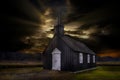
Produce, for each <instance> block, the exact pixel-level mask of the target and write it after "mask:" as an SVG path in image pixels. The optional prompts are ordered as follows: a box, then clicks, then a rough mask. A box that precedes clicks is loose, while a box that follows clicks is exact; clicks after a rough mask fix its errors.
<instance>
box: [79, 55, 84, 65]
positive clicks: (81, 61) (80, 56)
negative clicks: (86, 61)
mask: <svg viewBox="0 0 120 80" xmlns="http://www.w3.org/2000/svg"><path fill="white" fill-rule="evenodd" d="M79 63H83V53H79Z"/></svg>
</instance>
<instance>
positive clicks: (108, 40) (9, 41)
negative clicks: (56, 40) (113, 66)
mask: <svg viewBox="0 0 120 80" xmlns="http://www.w3.org/2000/svg"><path fill="white" fill-rule="evenodd" d="M119 10H120V9H119V3H118V2H117V1H116V0H111V1H106V0H19V1H18V0H1V1H0V36H1V38H0V51H20V50H23V49H29V48H30V49H31V48H32V49H33V48H34V49H35V48H36V49H37V50H38V48H41V47H45V46H46V45H47V43H46V42H45V40H47V41H49V38H50V36H51V35H52V34H53V32H52V30H53V27H51V26H52V25H54V24H53V23H54V21H55V17H56V13H57V12H58V11H61V12H62V13H63V22H64V24H65V28H66V29H65V33H66V34H68V35H71V36H73V37H76V38H79V39H81V40H82V41H83V42H84V43H86V45H88V46H89V47H91V48H92V49H93V50H94V51H95V52H100V51H102V50H117V51H118V50H119V49H120V38H119V37H120V26H119ZM29 40H30V41H33V42H31V43H32V45H31V43H29ZM43 49H44V48H43ZM43 49H42V50H43Z"/></svg>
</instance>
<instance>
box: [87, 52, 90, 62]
mask: <svg viewBox="0 0 120 80" xmlns="http://www.w3.org/2000/svg"><path fill="white" fill-rule="evenodd" d="M87 63H90V54H88V55H87Z"/></svg>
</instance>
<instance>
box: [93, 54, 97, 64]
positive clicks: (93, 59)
mask: <svg viewBox="0 0 120 80" xmlns="http://www.w3.org/2000/svg"><path fill="white" fill-rule="evenodd" d="M95 62H96V61H95V55H93V63H95Z"/></svg>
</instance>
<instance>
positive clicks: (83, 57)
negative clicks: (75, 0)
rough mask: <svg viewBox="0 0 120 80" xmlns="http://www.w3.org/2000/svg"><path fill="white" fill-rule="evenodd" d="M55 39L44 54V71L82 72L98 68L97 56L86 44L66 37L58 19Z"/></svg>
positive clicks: (55, 27) (59, 18)
mask: <svg viewBox="0 0 120 80" xmlns="http://www.w3.org/2000/svg"><path fill="white" fill-rule="evenodd" d="M54 32H55V34H54V37H53V39H52V40H51V42H50V43H49V45H48V47H47V48H46V49H45V51H44V52H43V66H44V69H49V70H58V71H80V70H84V69H89V68H93V67H95V66H96V59H95V57H96V55H95V53H94V52H93V51H92V50H91V49H89V48H88V47H87V46H86V45H85V44H83V43H82V42H80V41H77V40H75V39H73V38H71V37H70V36H67V35H64V25H63V24H62V21H61V17H58V22H57V25H55V26H54Z"/></svg>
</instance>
